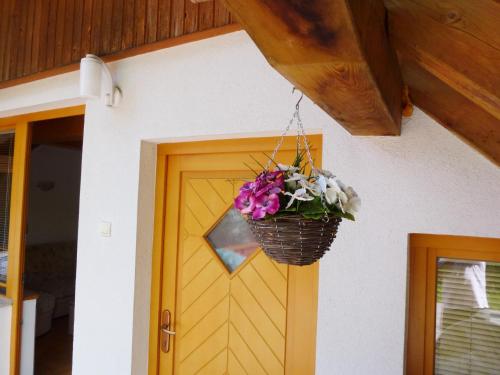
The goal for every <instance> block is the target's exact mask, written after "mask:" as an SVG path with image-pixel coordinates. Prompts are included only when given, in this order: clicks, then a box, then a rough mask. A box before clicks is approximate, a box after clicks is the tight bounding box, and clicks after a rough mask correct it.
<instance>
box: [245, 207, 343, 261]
mask: <svg viewBox="0 0 500 375" xmlns="http://www.w3.org/2000/svg"><path fill="white" fill-rule="evenodd" d="M341 221H342V219H341V218H338V217H330V218H329V220H328V221H326V220H312V219H305V218H303V217H302V216H298V215H290V216H280V217H275V218H271V219H267V220H252V219H248V224H249V225H250V229H251V230H252V233H253V234H254V236H255V238H256V240H257V242H258V243H259V244H260V245H261V247H262V249H263V250H264V252H265V253H266V254H267V255H268V256H269V257H271V258H272V259H274V260H275V261H277V262H278V263H284V264H291V265H295V266H306V265H309V264H312V263H314V262H316V261H317V260H319V259H320V258H321V257H322V256H323V255H324V254H325V252H326V251H328V250H329V249H330V245H331V244H332V242H333V240H334V239H335V236H336V234H337V229H338V226H339V224H340V222H341Z"/></svg>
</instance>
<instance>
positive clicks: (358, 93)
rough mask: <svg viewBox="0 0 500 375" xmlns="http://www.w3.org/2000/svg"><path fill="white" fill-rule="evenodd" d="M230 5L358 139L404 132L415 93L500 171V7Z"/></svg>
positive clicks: (280, 66)
mask: <svg viewBox="0 0 500 375" xmlns="http://www.w3.org/2000/svg"><path fill="white" fill-rule="evenodd" d="M223 1H224V2H225V4H226V6H227V7H228V9H229V10H230V11H231V12H232V14H233V15H235V17H236V18H237V19H238V21H239V22H240V24H241V25H242V26H243V27H244V28H245V30H246V31H247V32H248V33H249V35H250V36H251V37H252V38H253V40H254V41H255V43H256V44H257V45H258V46H259V48H260V49H261V50H262V52H263V53H264V55H265V56H266V58H267V59H268V61H269V62H270V64H271V65H272V66H274V67H275V68H276V69H277V70H278V71H279V72H280V73H281V74H283V75H284V76H285V77H286V78H288V79H289V80H290V81H291V82H292V83H293V84H295V85H296V86H297V87H299V88H301V89H302V91H304V92H305V93H306V94H307V95H308V96H309V97H310V98H311V99H312V100H313V101H315V102H316V103H317V104H318V105H320V106H321V107H322V108H323V109H325V111H327V112H328V113H329V114H330V115H332V117H334V118H335V119H336V120H337V121H338V122H339V123H341V124H342V125H343V126H344V127H345V128H346V129H347V130H348V131H350V132H351V133H352V134H355V135H397V134H399V131H400V123H401V112H402V108H403V107H404V106H405V105H406V104H407V103H406V95H405V91H406V90H405V87H406V86H407V87H408V91H409V95H410V98H411V100H412V101H413V103H415V104H416V105H417V106H418V107H420V108H421V109H422V110H424V111H425V112H426V113H428V114H429V115H430V116H432V117H434V118H435V119H436V120H437V121H439V122H440V123H441V124H442V125H443V126H445V127H446V128H448V129H449V130H451V131H453V132H454V133H455V134H457V135H458V136H460V137H461V138H462V139H463V140H465V141H466V142H468V143H469V144H470V145H472V146H473V147H475V148H476V149H477V150H479V151H480V152H481V153H483V154H484V155H485V156H486V157H488V158H489V159H490V160H492V161H493V162H495V163H496V164H497V165H500V1H498V0H309V1H304V0H223ZM396 55H397V57H398V61H399V65H398V63H397V61H396V62H395V56H396ZM401 77H402V78H401Z"/></svg>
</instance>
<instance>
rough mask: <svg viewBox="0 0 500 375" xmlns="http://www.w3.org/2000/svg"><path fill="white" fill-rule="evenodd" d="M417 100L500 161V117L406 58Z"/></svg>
mask: <svg viewBox="0 0 500 375" xmlns="http://www.w3.org/2000/svg"><path fill="white" fill-rule="evenodd" d="M402 69H403V75H404V77H405V80H406V81H408V82H411V95H412V99H413V101H414V102H415V103H416V104H417V105H418V106H419V107H420V108H421V109H422V110H424V111H425V112H426V113H427V114H429V115H430V116H431V117H433V118H434V119H435V120H436V121H438V122H440V123H441V124H442V125H443V126H444V127H446V128H447V129H449V130H450V131H452V132H453V133H455V134H456V135H458V136H459V137H460V138H461V139H462V140H463V141H465V142H466V143H468V144H469V145H471V146H472V147H474V148H475V149H476V150H478V151H479V152H480V153H482V154H483V155H484V156H486V157H487V158H488V159H490V160H491V161H492V162H494V163H496V164H497V165H500V121H499V120H498V119H497V118H496V117H494V116H492V115H491V113H489V112H487V111H485V110H484V109H483V108H481V107H479V106H477V105H475V104H474V103H473V102H472V101H470V99H469V98H467V97H465V96H463V95H461V94H460V93H459V92H458V91H456V90H455V89H454V88H453V87H450V86H449V85H447V84H446V83H445V82H443V81H441V80H440V79H439V78H437V77H436V76H434V75H432V74H431V73H429V72H428V71H427V70H425V68H423V67H422V66H421V65H419V64H418V63H416V62H415V61H412V60H405V59H404V58H403V60H402Z"/></svg>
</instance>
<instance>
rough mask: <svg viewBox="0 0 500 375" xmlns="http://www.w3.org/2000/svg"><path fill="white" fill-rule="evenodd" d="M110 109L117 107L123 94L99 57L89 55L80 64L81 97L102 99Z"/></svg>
mask: <svg viewBox="0 0 500 375" xmlns="http://www.w3.org/2000/svg"><path fill="white" fill-rule="evenodd" d="M101 90H102V99H103V101H104V104H105V105H107V106H108V107H116V106H117V105H118V104H119V103H120V100H121V97H122V93H121V91H120V89H119V88H118V87H117V86H115V84H114V83H113V77H112V76H111V72H110V71H109V69H108V67H107V66H106V64H105V63H104V61H102V60H101V59H100V58H99V57H97V56H95V55H90V54H88V55H87V56H85V57H84V58H82V60H81V62H80V95H81V96H83V97H84V98H100V97H101Z"/></svg>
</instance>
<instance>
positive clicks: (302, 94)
mask: <svg viewBox="0 0 500 375" xmlns="http://www.w3.org/2000/svg"><path fill="white" fill-rule="evenodd" d="M295 90H297V91H299V89H297V88H296V87H294V88H293V89H292V95H293V94H294V93H295ZM303 97H304V93H303V92H302V91H301V92H300V99H299V101H298V102H297V104H295V109H296V110H297V111H298V110H299V106H300V102H301V100H302V98H303Z"/></svg>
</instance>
